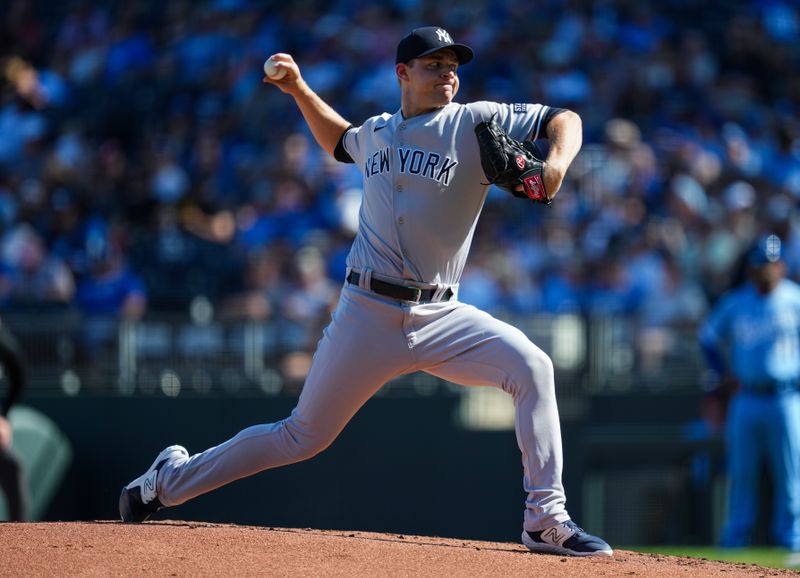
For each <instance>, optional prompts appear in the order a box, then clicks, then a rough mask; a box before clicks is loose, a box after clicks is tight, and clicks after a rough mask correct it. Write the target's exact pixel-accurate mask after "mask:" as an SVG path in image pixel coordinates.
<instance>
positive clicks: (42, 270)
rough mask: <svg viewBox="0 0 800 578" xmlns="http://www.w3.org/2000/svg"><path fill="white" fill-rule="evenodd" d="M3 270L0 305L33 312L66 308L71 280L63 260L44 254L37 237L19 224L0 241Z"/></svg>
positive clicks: (69, 300) (32, 231)
mask: <svg viewBox="0 0 800 578" xmlns="http://www.w3.org/2000/svg"><path fill="white" fill-rule="evenodd" d="M0 251H2V253H1V254H2V258H3V265H4V270H3V271H2V272H0V283H2V288H1V289H0V298H1V299H2V301H0V303H2V305H3V307H4V308H6V309H8V308H14V309H15V310H21V309H29V310H32V311H35V310H37V309H41V308H48V307H67V306H68V305H69V303H70V302H71V301H72V298H73V296H74V294H75V280H74V278H73V274H72V271H70V269H69V267H67V265H66V263H65V262H64V261H63V260H62V259H61V258H59V257H57V256H55V255H50V254H48V253H47V247H46V246H45V243H44V241H43V240H42V238H41V236H40V235H39V234H38V233H37V232H36V231H35V230H34V229H33V227H31V226H30V225H26V224H20V225H18V226H16V227H15V228H14V229H12V230H11V231H9V232H8V233H7V234H6V235H4V236H3V238H2V240H0Z"/></svg>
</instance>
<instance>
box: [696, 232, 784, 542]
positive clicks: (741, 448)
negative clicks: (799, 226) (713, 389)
mask: <svg viewBox="0 0 800 578" xmlns="http://www.w3.org/2000/svg"><path fill="white" fill-rule="evenodd" d="M747 264H748V272H749V280H748V282H746V283H745V284H743V285H742V286H740V287H739V288H736V289H734V290H732V291H731V292H730V293H728V294H727V295H725V296H723V298H722V299H721V300H720V301H719V303H718V304H717V305H716V306H715V308H714V309H713V310H712V312H711V314H710V315H709V317H708V319H707V320H706V321H705V323H704V324H703V325H702V327H701V329H700V342H701V345H702V348H703V351H704V353H705V355H706V357H707V359H708V362H709V365H710V367H711V368H712V369H713V370H714V372H715V373H716V374H717V376H718V377H719V380H720V383H721V387H729V388H732V389H733V397H732V399H731V402H730V406H729V409H728V418H727V423H726V431H725V437H726V442H727V455H728V469H729V474H730V495H729V502H728V516H727V521H726V524H725V528H724V530H723V535H722V545H723V546H725V547H731V548H735V547H741V546H746V545H748V544H749V543H750V541H751V533H752V529H753V525H754V523H755V519H756V512H757V507H758V502H759V479H760V472H761V466H762V465H763V463H764V461H765V460H766V462H767V464H768V465H769V468H770V473H771V477H772V480H773V483H774V507H773V518H772V530H773V533H774V536H775V542H776V543H777V544H779V545H781V546H785V547H787V548H790V549H792V550H798V549H800V392H798V381H800V333H799V332H800V286H798V285H797V284H796V283H794V282H792V281H790V280H788V279H785V278H784V274H785V265H784V262H783V261H782V259H781V240H780V238H779V237H778V236H776V235H766V236H763V237H761V238H759V239H758V241H757V242H756V243H755V245H754V246H753V247H752V248H751V250H750V252H749V254H748V255H747Z"/></svg>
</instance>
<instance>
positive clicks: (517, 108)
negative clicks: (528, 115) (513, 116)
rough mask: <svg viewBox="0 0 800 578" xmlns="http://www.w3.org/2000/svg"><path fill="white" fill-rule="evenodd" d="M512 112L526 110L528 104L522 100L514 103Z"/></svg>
mask: <svg viewBox="0 0 800 578" xmlns="http://www.w3.org/2000/svg"><path fill="white" fill-rule="evenodd" d="M514 112H528V105H527V103H524V102H515V103H514Z"/></svg>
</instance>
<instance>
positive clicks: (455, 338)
mask: <svg viewBox="0 0 800 578" xmlns="http://www.w3.org/2000/svg"><path fill="white" fill-rule="evenodd" d="M415 371H425V372H427V373H429V374H431V375H434V376H437V377H441V378H443V379H445V380H448V381H451V382H454V383H458V384H462V385H467V386H478V385H483V386H494V387H500V388H502V389H503V391H505V392H507V393H509V394H510V395H511V396H512V398H513V400H514V406H515V408H516V435H517V442H518V444H519V447H520V450H521V451H522V465H523V470H524V478H523V484H524V489H525V491H526V492H527V494H528V496H527V499H526V509H525V520H524V528H525V529H526V530H530V531H538V530H542V529H544V528H546V527H548V526H552V525H553V524H555V523H558V522H564V521H566V520H568V519H569V514H568V513H567V511H566V509H565V502H566V499H565V496H564V490H563V486H562V483H561V469H562V449H561V431H560V425H559V417H558V408H557V406H556V396H555V384H554V380H553V365H552V362H551V361H550V358H549V357H548V356H547V355H546V354H545V353H544V352H543V351H542V350H541V349H539V348H538V347H536V345H534V344H533V343H531V341H530V340H529V339H528V338H527V337H526V336H525V335H524V334H523V333H522V332H521V331H520V330H518V329H516V328H515V327H512V326H511V325H509V324H507V323H504V322H502V321H499V320H497V319H495V318H493V317H492V316H491V315H489V314H488V313H485V312H483V311H480V310H479V309H476V308H475V307H473V306H471V305H466V304H463V303H460V302H458V301H455V300H453V301H449V302H440V303H425V304H412V303H408V302H402V301H396V300H393V299H390V298H386V297H382V296H380V295H377V294H375V293H372V292H371V291H369V290H367V289H364V288H362V287H358V286H352V285H345V287H344V288H343V290H342V294H341V297H340V300H339V304H338V306H337V308H336V311H335V312H334V314H333V320H332V322H331V323H330V324H329V325H328V326H327V327H326V328H325V331H324V335H323V337H322V339H321V340H320V342H319V345H318V348H317V351H316V353H315V354H314V359H313V362H312V365H311V369H310V371H309V374H308V378H307V379H306V382H305V385H304V387H303V391H302V393H301V394H300V398H299V400H298V403H297V407H295V409H294V410H292V413H291V415H290V416H289V417H287V418H286V419H284V420H282V421H279V422H276V423H271V424H262V425H255V426H252V427H248V428H246V429H244V430H242V431H241V432H239V433H238V434H237V435H235V436H234V437H233V438H231V439H229V440H228V441H226V442H224V443H222V444H220V445H218V446H215V447H212V448H210V449H207V450H206V451H204V452H202V453H199V454H195V455H193V456H191V457H189V458H188V459H186V460H185V461H177V462H174V463H172V464H169V465H167V466H165V467H164V468H163V469H162V471H161V472H160V474H159V477H158V488H157V490H158V496H159V499H160V500H161V502H162V503H163V504H164V505H165V506H174V505H178V504H181V503H183V502H186V501H187V500H190V499H191V498H194V497H196V496H199V495H201V494H204V493H206V492H209V491H211V490H213V489H215V488H219V487H220V486H223V485H225V484H228V483H230V482H232V481H234V480H237V479H240V478H244V477H246V476H251V475H253V474H256V473H258V472H261V471H263V470H267V469H270V468H275V467H278V466H284V465H286V464H291V463H294V462H299V461H301V460H305V459H308V458H311V457H312V456H314V455H316V454H318V453H319V452H321V451H322V450H324V449H325V448H327V447H328V446H329V445H330V444H331V443H332V442H333V440H334V439H335V438H336V436H337V435H339V433H340V432H341V431H342V430H343V429H344V427H345V425H346V424H347V422H348V421H349V420H350V419H351V418H352V417H353V416H354V415H355V413H356V412H357V411H358V410H359V408H361V406H362V405H364V403H365V402H366V401H367V400H368V399H369V398H370V397H371V396H372V395H373V394H375V392H376V391H378V389H380V387H381V386H382V385H383V384H385V383H386V382H387V381H389V380H391V379H393V378H395V377H397V376H399V375H403V374H407V373H412V372H415Z"/></svg>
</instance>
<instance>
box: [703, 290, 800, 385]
mask: <svg viewBox="0 0 800 578" xmlns="http://www.w3.org/2000/svg"><path fill="white" fill-rule="evenodd" d="M700 340H701V342H702V343H703V345H705V346H710V347H716V348H720V347H722V346H724V345H727V352H728V360H729V364H730V368H731V370H732V373H733V374H734V375H735V376H736V378H737V379H738V380H739V382H740V384H741V385H742V387H744V388H745V389H748V388H753V387H757V386H758V385H759V384H763V383H775V382H790V381H793V380H797V379H798V377H800V285H798V284H796V283H794V282H793V281H790V280H787V279H784V280H783V281H781V283H780V284H779V285H778V286H777V287H776V288H775V289H774V290H773V291H772V292H771V293H769V294H767V295H762V294H760V293H759V292H758V291H757V290H756V288H755V287H754V286H753V285H752V284H750V283H747V284H746V285H744V286H742V287H741V288H739V289H736V290H734V291H732V292H730V293H729V294H727V295H725V296H724V297H723V298H722V299H721V300H720V302H719V303H718V304H717V305H716V306H715V307H714V309H713V311H712V312H711V314H710V315H709V317H708V319H707V320H706V321H705V323H704V324H703V326H702V327H701V329H700Z"/></svg>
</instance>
